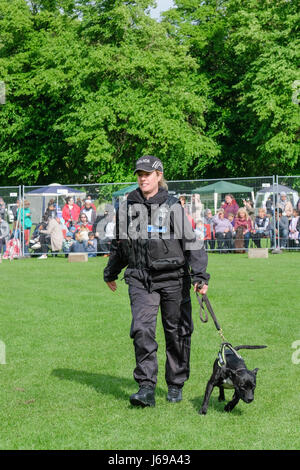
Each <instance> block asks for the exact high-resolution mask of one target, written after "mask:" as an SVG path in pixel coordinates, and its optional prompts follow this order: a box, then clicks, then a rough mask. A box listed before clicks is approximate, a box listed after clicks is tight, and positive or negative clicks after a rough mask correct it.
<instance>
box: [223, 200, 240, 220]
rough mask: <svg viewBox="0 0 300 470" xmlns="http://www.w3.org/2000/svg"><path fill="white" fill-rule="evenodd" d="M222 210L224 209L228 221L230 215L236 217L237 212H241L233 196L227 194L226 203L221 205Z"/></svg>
mask: <svg viewBox="0 0 300 470" xmlns="http://www.w3.org/2000/svg"><path fill="white" fill-rule="evenodd" d="M221 207H222V209H224V217H225V218H226V219H228V214H230V213H231V214H233V215H234V216H236V214H237V211H238V210H239V206H238V203H237V202H236V200H235V199H234V197H233V195H232V194H226V196H225V202H223V204H222V205H221Z"/></svg>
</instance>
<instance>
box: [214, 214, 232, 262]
mask: <svg viewBox="0 0 300 470" xmlns="http://www.w3.org/2000/svg"><path fill="white" fill-rule="evenodd" d="M213 223H214V228H215V236H216V240H217V243H218V249H219V250H220V253H227V252H228V250H230V248H231V244H232V232H233V227H232V224H231V222H229V220H228V219H226V218H225V217H224V209H219V210H218V212H217V215H215V216H214V217H213ZM223 250H224V251H223Z"/></svg>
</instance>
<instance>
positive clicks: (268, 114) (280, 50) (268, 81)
mask: <svg viewBox="0 0 300 470" xmlns="http://www.w3.org/2000/svg"><path fill="white" fill-rule="evenodd" d="M175 3H176V5H177V9H174V10H172V11H171V12H169V13H168V14H167V21H168V22H169V24H170V32H171V33H172V34H173V35H174V36H177V37H178V39H179V40H180V42H182V43H185V44H188V45H189V50H190V53H191V55H192V56H193V57H194V58H195V59H196V60H197V62H198V65H199V69H200V71H202V72H203V73H204V74H205V76H206V78H207V81H208V83H209V87H210V93H211V95H210V96H211V97H212V101H213V106H212V107H211V108H210V110H209V115H208V116H207V117H206V122H207V135H209V136H211V137H212V138H214V140H215V141H216V142H217V143H218V144H219V146H220V147H221V153H220V154H219V158H218V161H217V162H215V166H214V168H213V169H212V172H211V173H210V174H211V175H213V174H214V175H217V176H219V175H220V174H222V173H223V174H226V175H230V176H235V175H262V174H273V173H274V172H276V173H278V172H279V173H280V172H281V174H285V173H288V174H290V173H294V174H297V173H298V174H299V171H300V161H299V154H300V151H299V106H298V105H297V100H293V99H292V97H293V93H295V92H294V91H293V86H295V85H296V84H297V83H298V84H299V83H300V82H297V80H298V81H299V78H300V77H299V69H298V64H299V50H300V48H299V35H298V32H299V31H298V30H299V8H298V6H299V5H298V2H296V1H294V0H249V1H247V2H245V1H243V0H206V1H202V2H198V1H196V0H176V1H175ZM298 88H300V86H299V85H298ZM299 91H300V90H299Z"/></svg>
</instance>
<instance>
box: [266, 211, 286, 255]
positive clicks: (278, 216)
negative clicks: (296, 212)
mask: <svg viewBox="0 0 300 470" xmlns="http://www.w3.org/2000/svg"><path fill="white" fill-rule="evenodd" d="M270 224H271V228H270V231H271V240H272V247H275V236H276V238H278V242H279V246H280V248H286V247H287V242H288V236H289V219H288V218H287V216H286V215H283V214H282V209H278V208H277V209H275V233H274V221H271V223H270Z"/></svg>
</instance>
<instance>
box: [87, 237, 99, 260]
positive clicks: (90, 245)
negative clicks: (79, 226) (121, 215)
mask: <svg viewBox="0 0 300 470" xmlns="http://www.w3.org/2000/svg"><path fill="white" fill-rule="evenodd" d="M88 236H89V239H88V241H87V242H86V251H87V253H88V257H89V258H90V257H95V256H97V239H96V238H95V234H94V233H93V232H89V234H88Z"/></svg>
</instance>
